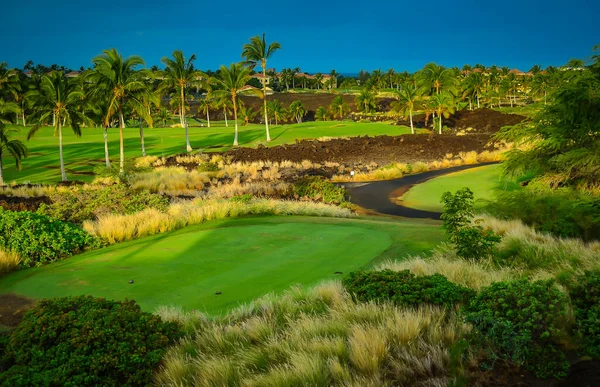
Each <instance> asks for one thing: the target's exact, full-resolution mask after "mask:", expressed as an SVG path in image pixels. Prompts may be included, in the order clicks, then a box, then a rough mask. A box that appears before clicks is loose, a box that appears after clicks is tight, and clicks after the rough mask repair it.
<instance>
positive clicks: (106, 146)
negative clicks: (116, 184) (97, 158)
mask: <svg viewBox="0 0 600 387" xmlns="http://www.w3.org/2000/svg"><path fill="white" fill-rule="evenodd" d="M104 158H105V159H106V168H110V157H109V156H108V126H106V127H104Z"/></svg>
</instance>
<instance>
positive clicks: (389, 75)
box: [387, 69, 396, 89]
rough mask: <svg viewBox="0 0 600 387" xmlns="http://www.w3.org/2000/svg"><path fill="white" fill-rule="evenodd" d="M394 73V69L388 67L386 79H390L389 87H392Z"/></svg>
mask: <svg viewBox="0 0 600 387" xmlns="http://www.w3.org/2000/svg"><path fill="white" fill-rule="evenodd" d="M395 75H396V72H395V71H394V69H389V70H388V71H387V76H388V79H389V81H390V89H393V88H394V76H395Z"/></svg>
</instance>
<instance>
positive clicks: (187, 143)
mask: <svg viewBox="0 0 600 387" xmlns="http://www.w3.org/2000/svg"><path fill="white" fill-rule="evenodd" d="M181 126H183V127H184V128H185V149H186V150H187V151H188V152H191V151H192V146H191V145H190V136H189V134H188V126H187V120H186V119H185V100H184V93H183V87H182V88H181Z"/></svg>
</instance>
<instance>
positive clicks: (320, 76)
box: [315, 73, 323, 90]
mask: <svg viewBox="0 0 600 387" xmlns="http://www.w3.org/2000/svg"><path fill="white" fill-rule="evenodd" d="M315 81H316V82H317V90H319V89H320V88H321V84H322V83H323V74H321V73H316V74H315Z"/></svg>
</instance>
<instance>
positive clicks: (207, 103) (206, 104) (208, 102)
mask: <svg viewBox="0 0 600 387" xmlns="http://www.w3.org/2000/svg"><path fill="white" fill-rule="evenodd" d="M199 102H200V104H199V105H198V111H199V112H202V113H203V114H206V122H207V126H208V127H209V128H210V109H212V108H213V106H214V105H215V102H214V101H213V100H212V99H211V98H210V97H209V94H206V96H205V97H204V98H202V99H201V100H200V101H199Z"/></svg>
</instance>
